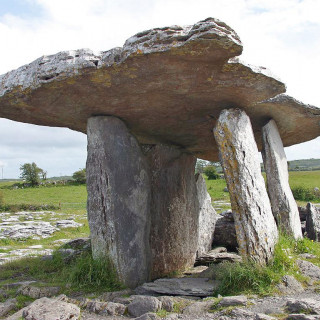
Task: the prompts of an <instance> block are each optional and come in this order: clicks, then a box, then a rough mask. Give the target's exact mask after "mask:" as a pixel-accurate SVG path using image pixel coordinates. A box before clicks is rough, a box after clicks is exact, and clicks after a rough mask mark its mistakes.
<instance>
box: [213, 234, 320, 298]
mask: <svg viewBox="0 0 320 320" xmlns="http://www.w3.org/2000/svg"><path fill="white" fill-rule="evenodd" d="M300 253H312V254H315V255H316V256H317V258H315V259H313V261H312V262H313V263H315V264H318V265H319V264H320V243H316V242H313V241H312V240H309V239H307V238H304V239H302V240H298V241H295V240H294V239H292V238H290V237H287V236H285V235H280V238H279V241H278V243H277V245H276V247H275V253H274V258H273V260H272V261H271V262H270V263H269V264H268V265H266V266H259V265H257V264H256V263H254V262H253V261H250V260H249V261H244V262H241V263H229V262H227V263H222V264H219V265H218V266H215V267H214V277H215V279H217V280H219V281H220V285H219V288H218V289H217V290H216V292H215V294H221V295H237V294H258V295H270V294H273V293H274V292H275V291H277V289H276V284H278V283H279V282H280V281H281V278H282V277H283V276H284V275H293V276H294V277H295V278H296V279H297V280H300V281H302V282H303V281H305V280H306V278H305V277H303V276H302V275H301V274H300V273H299V270H298V268H297V266H296V264H295V263H294V261H295V260H296V259H297V258H298V255H299V254H300Z"/></svg>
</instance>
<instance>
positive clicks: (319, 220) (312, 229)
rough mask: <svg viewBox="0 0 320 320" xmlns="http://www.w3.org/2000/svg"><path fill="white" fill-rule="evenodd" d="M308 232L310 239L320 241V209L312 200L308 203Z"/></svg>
mask: <svg viewBox="0 0 320 320" xmlns="http://www.w3.org/2000/svg"><path fill="white" fill-rule="evenodd" d="M306 233H307V237H308V238H309V239H311V240H314V241H320V209H318V208H317V207H315V206H314V205H313V204H312V203H310V202H309V203H307V214H306Z"/></svg>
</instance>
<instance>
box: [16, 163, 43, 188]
mask: <svg viewBox="0 0 320 320" xmlns="http://www.w3.org/2000/svg"><path fill="white" fill-rule="evenodd" d="M42 172H43V170H42V169H41V168H39V167H38V166H37V165H36V164H35V163H34V162H32V163H25V164H23V165H21V166H20V178H22V179H24V180H25V181H26V182H28V183H30V184H31V186H33V187H34V186H36V185H38V184H39V182H40V174H41V173H42Z"/></svg>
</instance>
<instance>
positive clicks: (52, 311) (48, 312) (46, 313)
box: [22, 298, 80, 320]
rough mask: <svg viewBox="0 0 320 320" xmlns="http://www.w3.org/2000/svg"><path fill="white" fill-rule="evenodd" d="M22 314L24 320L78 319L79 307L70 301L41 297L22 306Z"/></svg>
mask: <svg viewBox="0 0 320 320" xmlns="http://www.w3.org/2000/svg"><path fill="white" fill-rule="evenodd" d="M22 315H23V319H25V320H35V319H41V320H53V319H59V320H69V319H72V320H78V319H80V308H79V307H77V306H76V305H74V304H71V303H67V302H63V301H58V300H55V299H50V298H41V299H38V300H36V301H34V302H33V303H32V304H31V305H29V306H28V307H26V308H24V310H23V313H22Z"/></svg>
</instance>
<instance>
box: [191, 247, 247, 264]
mask: <svg viewBox="0 0 320 320" xmlns="http://www.w3.org/2000/svg"><path fill="white" fill-rule="evenodd" d="M224 261H228V262H241V261H242V258H241V256H239V255H238V254H236V253H232V252H214V251H213V250H212V251H209V252H207V253H204V254H203V255H202V256H200V257H198V258H197V259H196V265H210V264H211V263H220V262H224Z"/></svg>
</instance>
